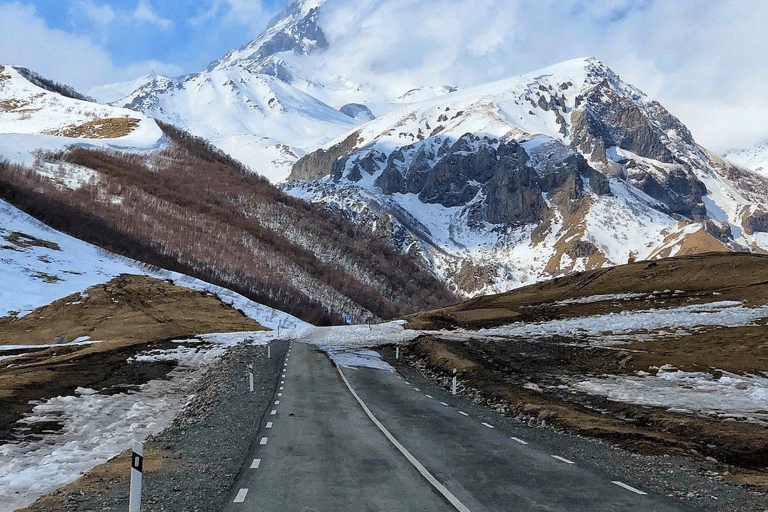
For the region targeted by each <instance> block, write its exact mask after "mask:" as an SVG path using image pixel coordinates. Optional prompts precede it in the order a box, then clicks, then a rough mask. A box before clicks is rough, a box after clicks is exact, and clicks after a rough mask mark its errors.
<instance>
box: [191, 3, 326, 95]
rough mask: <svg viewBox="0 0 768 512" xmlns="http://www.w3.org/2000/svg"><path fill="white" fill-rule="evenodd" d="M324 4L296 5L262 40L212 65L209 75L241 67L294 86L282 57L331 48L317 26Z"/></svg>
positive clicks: (285, 11)
mask: <svg viewBox="0 0 768 512" xmlns="http://www.w3.org/2000/svg"><path fill="white" fill-rule="evenodd" d="M323 3H324V0H299V1H296V2H293V3H292V4H290V5H288V6H287V7H286V8H285V9H283V10H282V11H281V12H280V13H279V14H278V15H277V16H275V17H274V18H273V19H272V20H271V21H270V22H269V24H268V26H267V29H266V30H265V31H264V32H263V33H262V34H261V35H260V36H259V37H258V38H256V39H254V40H253V41H251V42H249V43H246V44H245V45H243V46H241V47H239V48H236V49H234V50H232V51H230V52H229V53H228V54H227V55H225V56H224V57H222V58H221V59H218V60H216V61H214V62H212V63H211V64H210V65H209V66H208V68H206V71H214V70H218V69H226V68H230V67H234V66H241V67H243V68H245V69H247V70H249V71H251V72H253V73H262V74H267V75H272V76H276V77H277V78H280V79H281V80H283V81H285V82H289V83H290V82H291V81H292V76H291V72H290V70H289V69H288V68H287V66H286V65H285V62H284V60H283V59H281V58H280V54H285V53H289V54H290V53H292V54H296V55H306V54H309V53H312V52H314V51H316V50H322V49H325V48H327V47H328V41H327V40H326V39H325V34H324V33H323V31H322V29H321V28H320V26H319V25H318V24H317V16H318V12H319V11H318V8H319V7H320V6H321V5H322V4H323Z"/></svg>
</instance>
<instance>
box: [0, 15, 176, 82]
mask: <svg viewBox="0 0 768 512" xmlns="http://www.w3.org/2000/svg"><path fill="white" fill-rule="evenodd" d="M0 63H3V64H12V65H20V66H24V67H27V68H30V69H32V70H33V71H35V72H37V73H40V74H41V75H43V76H45V77H47V78H50V79H52V80H55V81H57V82H61V83H64V84H67V85H71V86H73V87H75V88H76V89H78V90H80V91H86V90H87V89H89V88H90V87H92V86H94V85H98V84H103V83H113V82H119V81H124V80H130V79H133V78H136V77H137V76H141V75H144V74H147V73H149V72H150V71H155V72H157V73H162V74H170V75H177V74H180V73H181V69H180V68H179V67H178V66H176V65H173V64H165V63H160V62H156V61H151V60H150V61H144V62H138V63H134V64H131V65H130V66H127V67H118V66H116V65H115V64H114V62H113V60H112V58H111V57H110V55H109V53H108V52H107V51H106V50H105V49H104V48H103V46H101V45H99V44H96V43H95V42H94V41H93V40H92V39H91V38H89V37H85V36H80V35H75V34H71V33H68V32H65V31H63V30H58V29H52V28H50V27H48V26H47V25H46V23H45V21H44V20H43V19H42V18H41V17H40V16H39V15H38V14H37V12H36V11H35V8H34V7H32V6H29V5H23V4H21V3H19V2H13V3H0Z"/></svg>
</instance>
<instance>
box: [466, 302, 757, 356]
mask: <svg viewBox="0 0 768 512" xmlns="http://www.w3.org/2000/svg"><path fill="white" fill-rule="evenodd" d="M763 318H768V306H760V307H756V308H750V307H746V306H744V305H743V304H742V303H741V302H736V301H719V302H711V303H706V304H693V305H690V306H681V307H677V308H670V309H649V310H640V311H622V312H620V313H608V314H604V315H595V316H589V317H577V318H566V319H561V320H549V321H546V322H536V323H516V324H511V325H507V326H502V327H496V328H493V329H482V330H480V331H478V332H477V335H480V336H486V337H498V338H503V337H522V338H527V339H532V340H536V339H542V338H548V337H551V336H566V337H571V338H577V339H579V340H580V341H582V342H584V343H587V344H590V345H595V346H612V345H618V344H621V343H625V342H627V341H632V340H638V339H653V338H663V337H666V336H669V335H671V334H674V336H681V335H685V334H690V333H692V332H695V331H696V330H699V329H702V328H706V327H714V326H725V327H739V326H744V325H754V322H756V321H757V320H760V319H763Z"/></svg>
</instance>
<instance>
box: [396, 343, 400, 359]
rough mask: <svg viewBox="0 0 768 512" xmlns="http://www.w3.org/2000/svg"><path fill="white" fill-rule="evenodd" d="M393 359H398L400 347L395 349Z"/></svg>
mask: <svg viewBox="0 0 768 512" xmlns="http://www.w3.org/2000/svg"><path fill="white" fill-rule="evenodd" d="M395 359H400V347H399V346H397V347H395Z"/></svg>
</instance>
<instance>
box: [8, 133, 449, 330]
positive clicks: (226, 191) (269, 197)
mask: <svg viewBox="0 0 768 512" xmlns="http://www.w3.org/2000/svg"><path fill="white" fill-rule="evenodd" d="M163 130H164V131H165V133H166V137H167V140H168V142H167V143H166V147H165V148H164V149H163V150H162V151H156V152H153V153H148V154H144V155H135V154H134V155H130V154H124V153H121V152H114V151H103V150H96V149H92V148H82V147H78V148H73V149H70V150H68V151H61V152H56V153H42V154H40V155H39V156H40V161H41V163H40V164H39V165H35V166H32V167H28V168H25V167H21V166H18V165H11V164H9V163H7V162H2V161H0V184H1V186H0V198H2V199H5V200H6V201H8V202H11V203H13V204H14V205H16V206H17V207H19V208H20V209H22V210H23V211H25V212H28V213H30V214H33V215H34V216H35V217H37V218H38V219H39V220H41V221H43V222H45V223H47V224H49V225H51V226H52V227H54V228H56V229H59V230H62V231H65V232H67V233H69V234H70V235H72V236H75V237H77V238H81V239H83V240H86V241H88V242H90V243H92V244H94V245H98V246H99V247H102V248H104V249H107V250H109V251H111V252H115V253H118V254H122V255H124V256H128V257H130V258H132V259H135V260H138V261H141V262H143V263H146V264H149V265H153V266H156V267H160V268H165V269H169V270H173V271H179V272H182V273H184V274H187V275H191V276H194V277H197V278H199V279H201V280H204V281H207V282H209V283H213V284H216V285H219V286H223V287H225V288H229V289H231V290H234V291H237V292H238V293H241V294H242V295H245V296H246V297H248V298H250V299H252V300H254V301H256V302H259V303H262V304H266V305H268V306H270V307H274V308H277V309H280V310H284V311H290V312H291V313H292V314H294V315H296V316H298V317H301V318H303V319H305V320H307V321H311V322H313V323H317V322H339V321H341V318H342V317H344V316H345V315H352V316H353V317H354V318H355V319H357V320H358V321H364V320H366V319H374V318H377V317H379V318H380V317H389V318H391V317H395V316H399V315H402V314H405V313H406V312H407V311H409V310H410V311H414V310H417V309H419V308H421V307H423V306H424V305H427V304H445V303H448V302H451V301H452V300H454V296H453V295H451V294H450V293H449V292H448V291H447V290H446V289H445V287H444V285H443V284H442V283H440V282H438V281H436V280H435V279H434V278H433V277H432V276H431V275H430V274H429V273H428V272H427V271H425V270H424V269H422V268H420V267H419V266H418V265H417V264H416V263H415V262H414V261H412V259H411V258H409V257H407V256H402V255H400V254H398V253H396V252H394V251H393V250H392V249H391V247H390V246H389V245H388V243H387V241H386V240H380V239H378V238H377V237H375V236H372V235H370V234H369V233H366V232H365V231H363V230H361V229H359V228H356V227H355V226H354V225H353V224H351V223H349V222H346V221H344V220H343V219H341V218H339V217H337V216H335V215H333V214H332V213H330V212H327V211H325V210H324V209H323V208H319V207H316V206H313V205H309V204H307V203H304V202H300V201H297V200H295V199H292V198H290V197H288V196H286V195H284V194H282V193H281V192H280V191H279V190H277V189H276V188H274V187H273V186H272V185H270V184H269V182H267V181H266V180H265V179H263V178H260V177H258V176H255V175H253V174H252V173H250V172H247V170H246V169H245V168H244V167H243V166H242V165H241V164H239V163H237V162H236V161H234V160H233V159H232V158H231V157H229V156H227V155H225V154H224V153H222V152H220V151H218V150H215V149H214V148H213V147H212V146H210V145H209V144H208V143H205V142H203V141H201V140H199V139H195V138H193V137H191V136H189V135H188V134H186V133H184V132H181V131H179V130H177V129H175V128H173V127H171V126H170V125H163Z"/></svg>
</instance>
